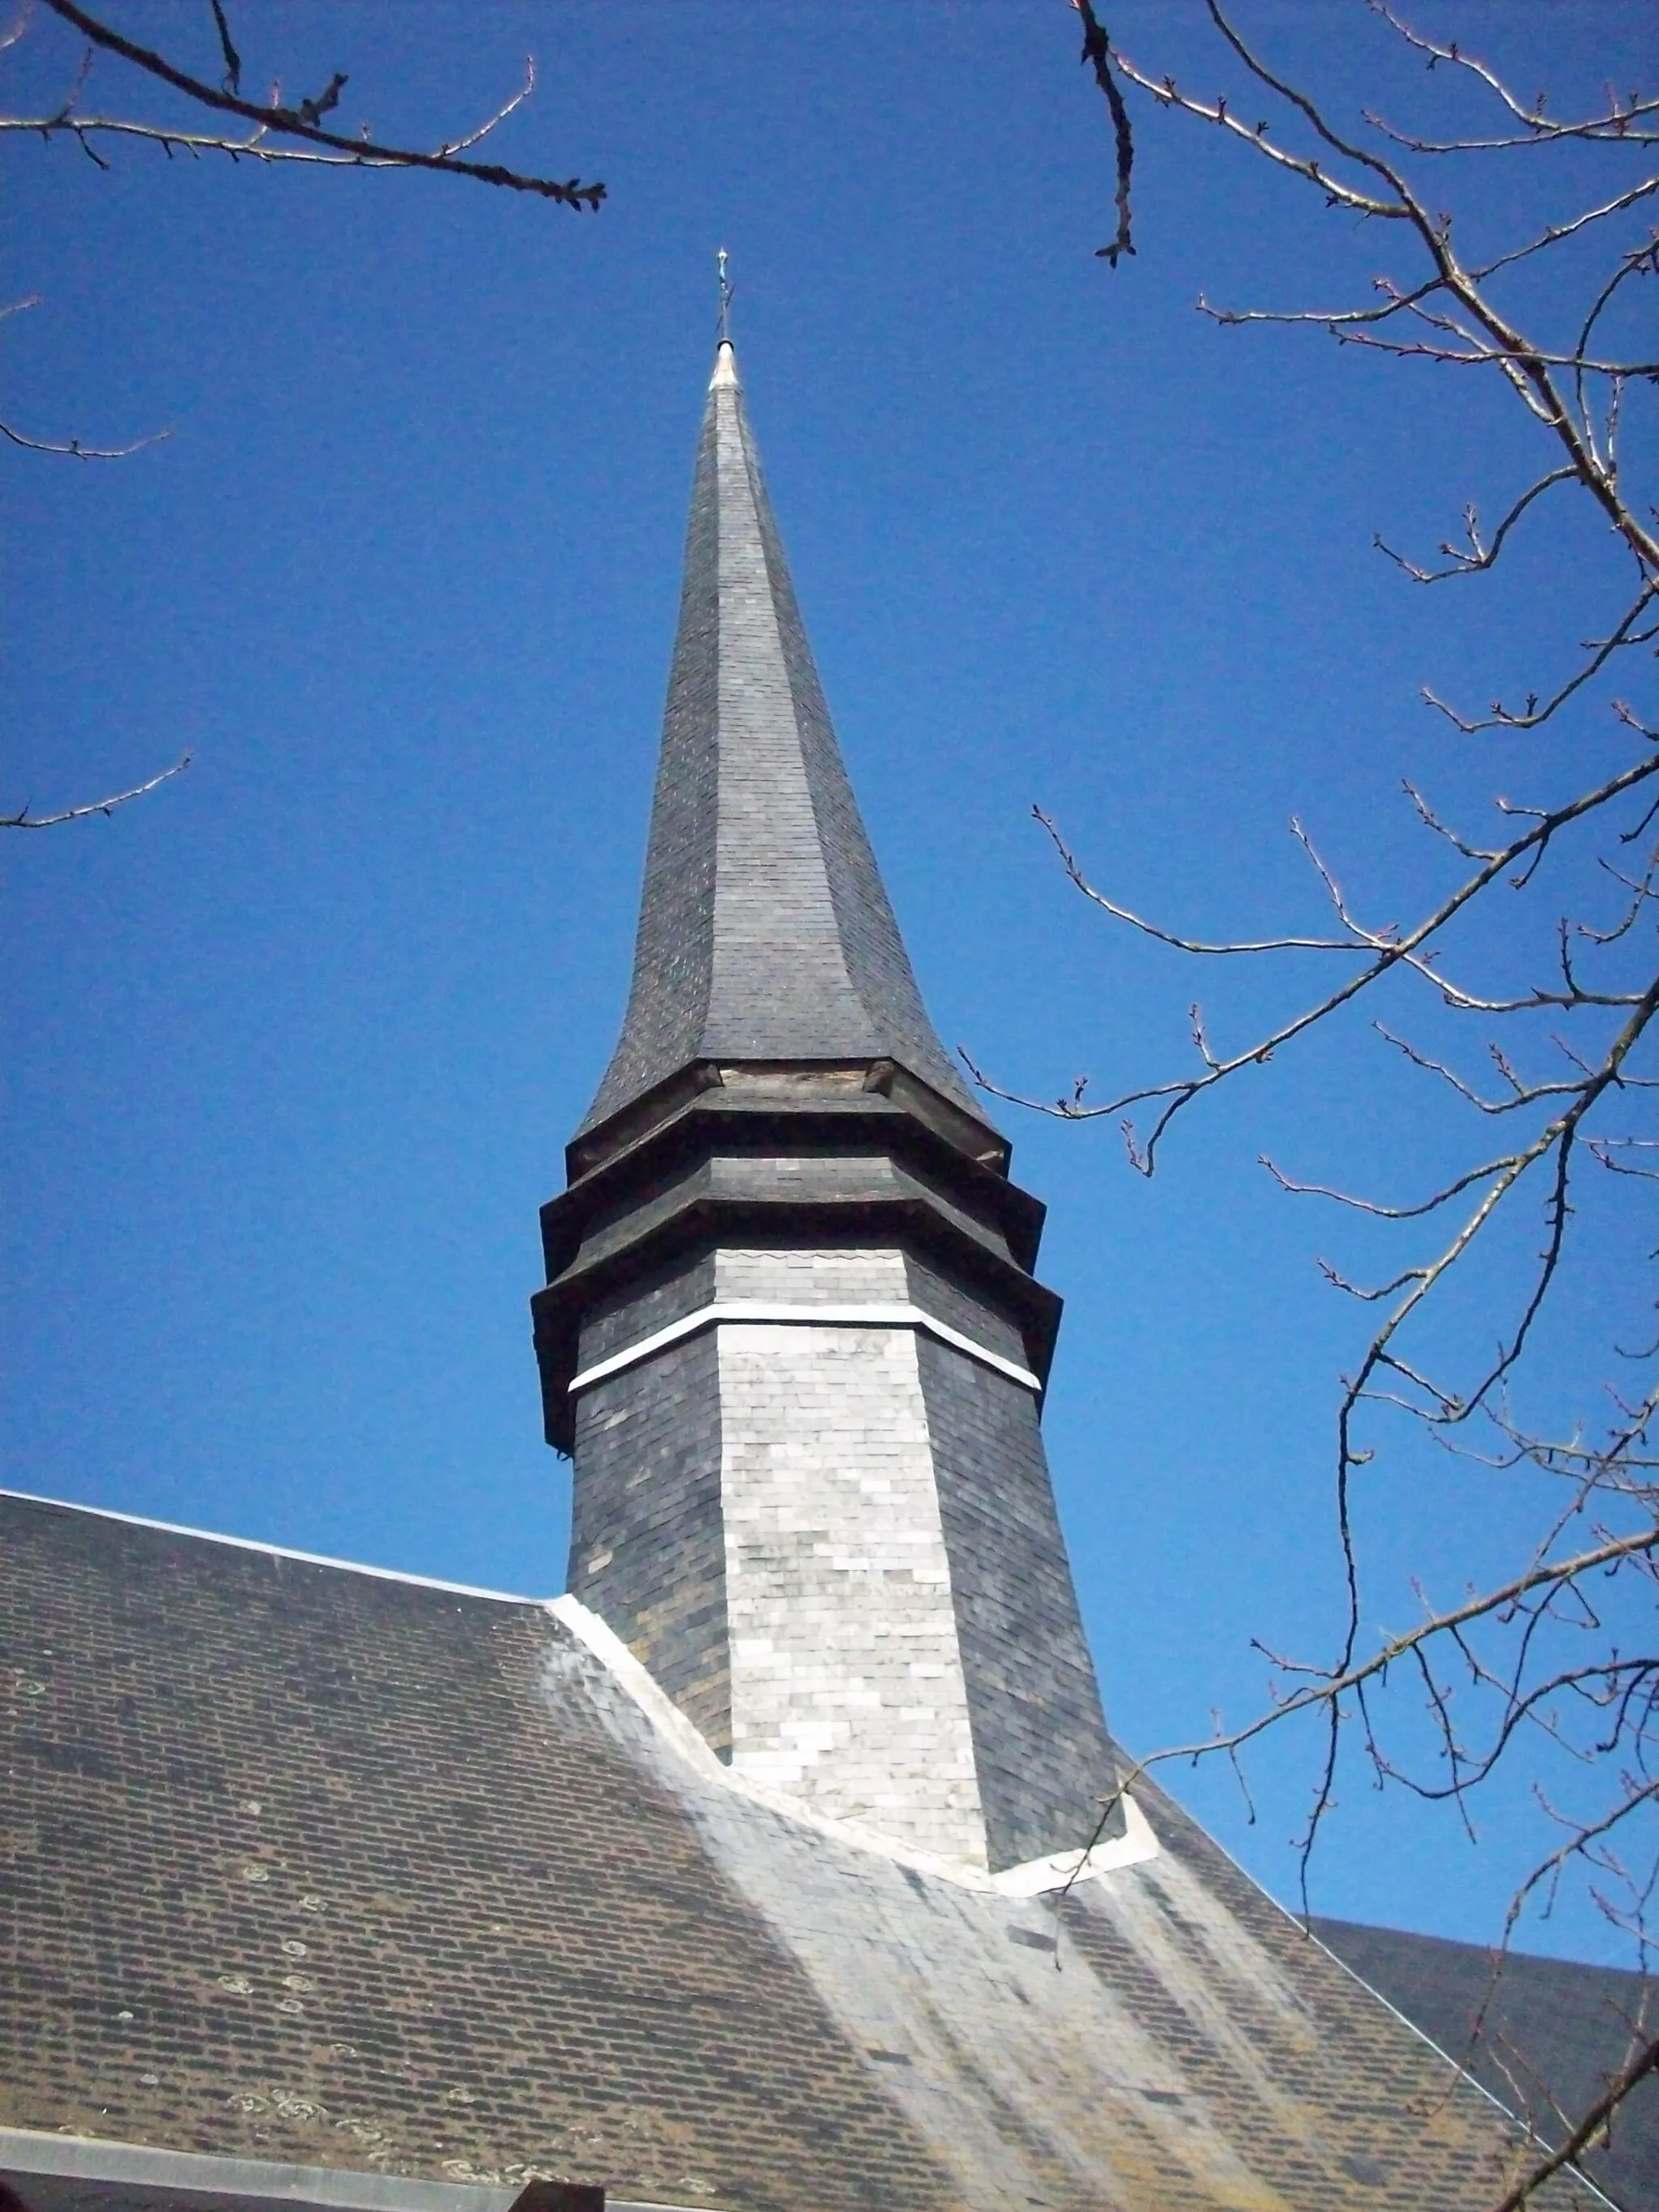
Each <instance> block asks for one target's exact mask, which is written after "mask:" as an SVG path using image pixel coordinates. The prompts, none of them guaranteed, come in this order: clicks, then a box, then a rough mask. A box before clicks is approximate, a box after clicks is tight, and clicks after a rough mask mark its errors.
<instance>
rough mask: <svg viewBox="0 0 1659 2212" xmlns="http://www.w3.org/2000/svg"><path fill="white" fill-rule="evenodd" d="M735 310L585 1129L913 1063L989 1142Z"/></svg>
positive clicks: (705, 443) (695, 502) (705, 435)
mask: <svg viewBox="0 0 1659 2212" xmlns="http://www.w3.org/2000/svg"><path fill="white" fill-rule="evenodd" d="M723 259H724V257H722V264H723ZM730 299H731V291H730V287H729V285H728V284H727V283H726V273H725V269H724V266H723V265H722V267H721V270H720V341H719V343H718V346H717V348H716V351H715V357H714V374H713V375H712V377H711V378H710V380H709V385H708V403H707V405H706V407H705V409H704V411H703V419H702V438H701V441H700V442H699V445H698V450H697V465H696V481H695V484H694V488H693V491H692V495H691V520H690V531H689V532H688V535H687V541H686V557H685V582H684V593H683V596H682V599H681V602H680V619H679V634H678V639H677V641H676V643H675V647H674V659H673V665H672V671H671V676H670V678H669V688H668V707H667V713H666V715H665V721H664V727H663V743H662V756H661V762H660V765H659V770H658V775H657V789H656V799H655V802H654V805H653V813H652V820H651V837H650V845H649V849H648V852H647V860H646V872H645V893H644V899H643V902H642V905H641V915H640V925H639V937H638V942H637V945H636V949H635V962H634V980H633V988H632V991H631V993H630V995H629V1004H628V1012H627V1015H626V1018H625V1019H624V1021H623V1031H622V1036H621V1038H620V1040H619V1041H618V1042H617V1048H616V1052H615V1054H614V1056H613V1057H612V1060H611V1066H610V1068H609V1070H608V1071H607V1073H606V1074H605V1080H604V1082H603V1083H602V1084H601V1085H600V1086H599V1095H598V1097H596V1098H595V1099H594V1102H593V1105H592V1109H591V1110H590V1112H589V1114H588V1116H587V1120H586V1122H585V1123H584V1125H583V1127H584V1130H585V1131H586V1130H592V1129H593V1128H595V1127H598V1126H599V1125H600V1124H601V1123H603V1122H605V1121H608V1120H609V1119H610V1118H611V1116H612V1115H615V1114H617V1113H618V1112H619V1111H620V1110H622V1109H623V1108H625V1107H627V1106H629V1104H630V1103H632V1102H633V1101H635V1099H637V1098H639V1097H641V1096H642V1095H643V1094H644V1093H646V1092H647V1091H652V1090H653V1089H654V1088H655V1087H656V1086H657V1085H659V1084H661V1083H663V1082H665V1080H667V1079H669V1078H671V1076H673V1075H674V1074H676V1073H678V1071H680V1070H681V1069H683V1068H685V1067H686V1066H690V1065H691V1064H693V1063H696V1062H714V1063H718V1062H721V1061H727V1062H731V1061H737V1062H742V1061H760V1062H766V1063H776V1062H786V1063H789V1062H793V1063H809V1064H810V1063H812V1062H818V1063H825V1062H829V1063H833V1062H855V1061H860V1060H862V1061H866V1062H874V1061H878V1060H890V1061H893V1062H896V1063H897V1064H898V1065H899V1066H902V1067H903V1068H906V1069H908V1071H909V1073H911V1074H912V1075H913V1076H915V1077H917V1078H919V1079H921V1081H922V1082H923V1083H924V1084H926V1085H927V1086H928V1087H929V1088H930V1089H931V1090H932V1091H935V1092H939V1093H942V1094H943V1095H944V1096H945V1097H946V1098H947V1099H949V1100H951V1102H952V1103H954V1104H955V1105H956V1106H957V1107H958V1108H960V1109H964V1110H965V1111H966V1112H967V1113H969V1115H972V1116H973V1117H974V1120H975V1122H976V1123H978V1124H979V1125H980V1126H981V1127H983V1126H984V1115H983V1114H982V1112H981V1109H979V1108H978V1106H977V1105H976V1104H975V1101H974V1099H973V1097H971V1095H970V1094H969V1091H968V1090H967V1088H966V1086H965V1085H963V1081H962V1079H961V1077H960V1076H959V1075H958V1074H957V1071H956V1069H955V1067H954V1066H953V1065H952V1063H951V1058H950V1055H949V1054H947V1053H946V1052H945V1048H944V1047H943V1046H942V1045H941V1043H940V1042H939V1038H938V1036H937V1035H936V1034H935V1032H934V1030H933V1025H932V1024H931V1023H930V1022H929V1020H928V1018H927V1012H926V1010H925V1009H924V1007H923V1006H922V1003H921V994H920V993H919V992H918V990H917V988H916V983H915V976H914V975H913V974H912V973H911V969H910V963H909V960H908V957H907V956H906V953H905V950H904V945H903V943H902V940H901V939H900V936H899V933H898V926H897V924H896V921H895V920H894V918H893V910H892V908H891V907H890V904H889V902H888V898H887V894H886V891H885V890H884V888H883V885H882V881H881V878H880V875H879V873H878V871H877V867H876V863H875V858H874V855H873V854H872V851H871V849H870V842H869V839H868V837H867V836H866V834H865V829H864V824H863V823H862V821H861V820H860V816H859V810H858V804H857V801H856V800H855V799H854V796H853V793H852V788H851V786H850V785H849V783H848V778H847V771H846V769H845V768H844V767H843V766H842V757H841V751H840V748H839V747H838V746H837V744H836V736H835V732H834V730H833V729H832V728H831V726H830V722H829V712H828V709H827V708H826V707H825V705H824V701H823V690H822V688H821V686H820V684H819V682H818V677H817V670H816V668H815V667H814V665H813V663H812V655H811V648H810V647H809V646H808V644H807V641H806V635H805V630H804V629H803V628H802V624H801V619H800V613H799V609H798V607H797V605H796V603H795V593H794V588H793V585H792V584H791V582H790V579H789V571H788V568H787V564H786V562H785V560H784V556H783V548H782V544H781V541H780V539H779V537H778V531H777V525H776V523H775V521H774V520H773V515H772V508H771V502H770V501H769V499H768V497H767V492H766V485H765V482H764V480H763V477H762V475H761V467H760V459H759V456H758V454H757V452H756V448H755V441H754V436H753V434H752V432H751V431H750V427H749V420H748V415H747V412H746V410H745V409H744V398H743V386H742V384H741V382H740V380H739V378H738V362H737V354H736V352H735V350H734V349H733V347H732V341H731V337H730V335H729V331H728V310H729V305H730Z"/></svg>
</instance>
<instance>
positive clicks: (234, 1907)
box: [0, 1497, 1572, 2212]
mask: <svg viewBox="0 0 1659 2212" xmlns="http://www.w3.org/2000/svg"><path fill="white" fill-rule="evenodd" d="M716 1772H718V1770H716ZM0 1774H3V1778H4V1785H5V1786H4V1795H3V1798H0V1838H3V1844H4V1850H5V1869H6V1874H5V1881H6V1888H5V1913H4V1917H3V1919H0V1928H3V1931H4V1932H3V1938H0V1943H3V1948H0V1972H3V1980H4V1990H5V1997H6V2002H4V2003H3V2004H0V2126H7V2127H13V2128H20V2129H31V2130H41V2131H45V2132H47V2133H52V2132H57V2131H60V2130H61V2131H66V2132H71V2133H74V2134H77V2135H82V2136H101V2137H104V2138H106V2139H112V2140H114V2141H115V2142H129V2143H138V2144H144V2145H149V2146H154V2147H157V2148H171V2149H179V2150H187V2151H199V2152H205V2153H213V2154H220V2155H223V2156H232V2157H246V2158H256V2159H267V2160H291V2161H294V2162H296V2163H299V2164H301V2165H314V2166H335V2167H342V2166H343V2167H351V2168H360V2169H361V2168H368V2169H372V2170H374V2171H376V2172H380V2173H382V2174H384V2175H386V2176H387V2177H391V2178H395V2177H398V2176H415V2177H425V2178H428V2179H439V2180H442V2179H451V2180H495V2181H497V2182H500V2183H501V2184H503V2185H507V2186H508V2187H511V2188H516V2187H517V2186H518V2185H520V2184H521V2183H522V2181H523V2180H524V2179H526V2175H528V2174H532V2173H536V2172H544V2173H547V2174H549V2175H551V2176H553V2177H555V2178H563V2179H573V2180H578V2181H582V2182H587V2183H602V2184H604V2185H606V2186H608V2187H609V2189H610V2190H611V2192H612V2194H613V2196H615V2197H620V2198H628V2199H634V2200H644V2201H647V2202H652V2201H655V2202H662V2201H664V2200H667V2201H670V2202H672V2203H683V2204H698V2203H706V2204H708V2206H710V2207H711V2208H720V2212H872V2208H880V2212H1006V2208H1008V2207H1009V2206H1011V2205H1013V2206H1021V2207H1027V2208H1039V2212H1361V2208H1364V2212H1383V2208H1388V2212H1476V2209H1477V2208H1479V2207H1480V2206H1481V2205H1482V2204H1483V2203H1486V2202H1487V2201H1488V2200H1489V2199H1490V2197H1491V2196H1492V2193H1493V2187H1494V2184H1495V2182H1496V2180H1497V2178H1498V2174H1499V2173H1500V2172H1501V2171H1503V2170H1505V2162H1506V2160H1508V2159H1509V2158H1510V2155H1511V2153H1512V2150H1513V2140H1512V2138H1511V2137H1510V2136H1509V2135H1507V2134H1506V2130H1505V2128H1504V2123H1503V2122H1502V2120H1501V2119H1500V2118H1499V2117H1498V2114H1497V2113H1496V2112H1495V2111H1494V2108H1493V2107H1492V2106H1491V2105H1490V2103H1489V2102H1488V2101H1487V2100H1486V2099H1485V2098H1484V2097H1483V2096H1481V2095H1480V2093H1479V2092H1477V2091H1475V2090H1474V2089H1473V2088H1469V2087H1460V2086H1459V2085H1458V2084H1457V2082H1456V2081H1455V2078H1454V2076H1453V2075H1452V2073H1451V2070H1450V2069H1449V2067H1448V2066H1447V2065H1446V2064H1445V2063H1444V2062H1443V2060H1442V2059H1441V2058H1439V2057H1437V2055H1436V2054H1435V2053H1434V2052H1433V2051H1431V2049H1430V2047H1429V2046H1428V2045H1426V2044H1425V2042H1424V2041H1423V2040H1422V2039H1419V2037H1418V2036H1417V2035H1415V2034H1414V2033H1413V2031H1412V2030H1411V2029H1410V2028H1408V2027H1406V2026H1405V2025H1404V2023H1403V2022H1402V2021H1400V2020H1399V2019H1398V2018H1397V2017H1396V2016H1395V2014H1393V2013H1392V2012H1391V2011H1389V2009H1388V2008H1387V2007H1385V2006H1384V2005H1383V2004H1382V2003H1380V2002H1377V2000H1376V1998H1374V1997H1373V1996H1370V1993H1369V1992H1368V1991H1366V1990H1364V1988H1363V1986H1362V1985H1361V1984H1360V1983H1359V1982H1358V1981H1357V1980H1356V1979H1355V1978H1353V1977H1352V1975H1351V1974H1350V1973H1349V1972H1347V1971H1346V1968H1344V1967H1343V1966H1340V1965H1339V1964H1338V1963H1337V1961H1336V1960H1334V1958H1333V1957H1332V1956H1331V1955H1330V1954H1329V1953H1328V1952H1327V1951H1326V1950H1325V1949H1324V1948H1322V1946H1320V1945H1319V1944H1317V1943H1316V1942H1312V1941H1310V1939H1309V1938H1308V1937H1307V1936H1304V1933H1303V1932H1302V1930H1301V1929H1300V1928H1299V1927H1298V1925H1297V1923H1295V1922H1294V1921H1292V1920H1291V1919H1290V1918H1289V1917H1286V1916H1285V1914H1283V1913H1282V1912H1280V1911H1279V1910H1278V1908H1277V1907H1276V1906H1274V1905H1273V1904H1272V1903H1271V1902H1270V1901H1269V1900H1268V1899H1267V1898H1266V1897H1265V1896H1263V1894H1262V1893H1261V1892H1260V1891H1259V1890H1257V1889H1255V1887H1253V1886H1252V1885H1251V1884H1250V1883H1249V1881H1246V1880H1245V1878H1244V1877H1243V1875H1242V1874H1240V1873H1239V1871H1238V1870H1237V1868H1235V1867H1234V1866H1232V1865H1231V1863H1230V1862H1229V1861H1228V1860H1227V1859H1226V1858H1225V1857H1224V1856H1223V1855H1222V1854H1221V1853H1220V1852H1219V1851H1218V1850H1216V1849H1215V1847H1214V1846H1213V1845H1212V1844H1209V1843H1208V1842H1207V1841H1206V1838H1204V1837H1203V1836H1202V1834H1201V1833H1200V1832H1199V1831H1198V1830H1197V1829H1195V1828H1194V1826H1192V1824H1191V1823H1189V1822H1188V1821H1187V1820H1185V1819H1184V1818H1183V1817H1182V1815H1181V1814H1179V1813H1178V1812H1176V1809H1175V1808H1173V1807H1172V1806H1171V1805H1170V1804H1169V1802H1167V1801H1166V1800H1164V1798H1162V1797H1161V1796H1158V1795H1156V1794H1155V1793H1154V1794H1150V1795H1149V1796H1147V1797H1146V1801H1145V1802H1146V1809H1147V1811H1148V1813H1149V1814H1150V1816H1151V1819H1152V1823H1153V1826H1154V1827H1155V1829H1156V1830H1157V1832H1158V1835H1159V1836H1160V1838H1162V1841H1163V1845H1164V1848H1163V1850H1162V1853H1161V1855H1160V1856H1158V1857H1155V1858H1152V1859H1151V1860H1149V1861H1147V1862H1146V1863H1142V1864H1139V1865H1133V1866H1125V1867H1122V1868H1121V1869H1117V1870H1115V1871H1114V1872H1111V1873H1109V1874H1106V1875H1102V1876H1100V1877H1098V1878H1095V1879H1091V1880H1090V1881H1085V1882H1083V1883H1081V1884H1079V1886H1078V1887H1076V1888H1075V1889H1074V1890H1073V1892H1072V1893H1071V1895H1070V1897H1069V1898H1068V1899H1067V1900H1066V1905H1065V1908H1064V1911H1063V1913H1062V1914H1060V1915H1058V1916H1057V1914H1056V1911H1055V1908H1054V1901H1053V1899H1052V1898H1049V1899H1042V1898H1018V1897H1006V1896H1002V1895H999V1894H996V1893H986V1892H983V1891H978V1892H975V1891H972V1890H966V1889H963V1888H962V1887H959V1886H956V1885H953V1884H951V1882H949V1881H944V1880H941V1879H939V1878H937V1877H936V1876H934V1875H929V1874H926V1873H923V1872H921V1871H918V1870H917V1869H916V1868H915V1867H914V1866H906V1865H904V1864H901V1863H894V1862H893V1861H892V1860H890V1859H889V1858H887V1857H883V1856H881V1855H880V1854H878V1853H873V1852H870V1851H867V1850H857V1849H854V1847H853V1846H852V1845H851V1844H849V1843H847V1842H844V1841H842V1840H841V1839H839V1838H836V1837H835V1836H833V1835H829V1834H826V1833H824V1832H823V1831H822V1830H821V1829H817V1828H813V1827H811V1826H806V1825H803V1824H802V1823H801V1822H799V1821H798V1820H794V1819H792V1818H790V1817H789V1816H787V1814H784V1813H783V1812H782V1811H781V1810H773V1809H770V1808H767V1807H765V1806H763V1805H760V1804H757V1803H756V1802H753V1801H752V1800H750V1799H745V1798H744V1797H742V1796H738V1795H737V1794H735V1793H734V1792H733V1790H732V1789H731V1788H730V1787H728V1786H727V1785H726V1784H724V1783H722V1782H721V1781H720V1780H718V1779H712V1778H709V1777H708V1775H706V1774H705V1773H704V1771H702V1769H700V1768H697V1767H696V1766H694V1765H691V1764H690V1763H688V1762H687V1761H686V1760H684V1759H683V1758H682V1757H681V1754H680V1753H679V1752H678V1750H676V1749H675V1748H674V1747H673V1746H671V1744H670V1743H669V1742H668V1741H666V1740H665V1738H664V1737H662V1736H660V1735H657V1733H656V1732H655V1730H654V1729H653V1727H652V1726H651V1724H650V1723H649V1722H648V1721H647V1719H646V1717H645V1716H644V1715H643V1713H642V1712H641V1710H640V1709H639V1707H637V1706H636V1705H634V1704H633V1703H632V1702H631V1700H630V1699H629V1698H628V1697H627V1696H626V1694H625V1693H624V1692H623V1689H622V1688H621V1687H620V1686H619V1684H618V1682H617V1680H616V1678H615V1677H613V1676H612V1675H611V1674H609V1673H608V1672H607V1670H606V1669H605V1668H604V1667H602V1666H601V1665H600V1664H599V1662H598V1661H597V1660H596V1659H595V1658H593V1657H592V1656H591V1655H590V1654H589V1652H588V1651H587V1650H586V1648H585V1647H584V1646H582V1645H581V1644H578V1643H577V1642H576V1641H575V1640H574V1638H573V1636H572V1635H571V1633H570V1632H569V1631H568V1630H567V1628H566V1627H565V1626H563V1624H562V1622H561V1621H560V1620H557V1619H556V1618H555V1617H553V1616H552V1615H550V1613H548V1611H547V1610H546V1609H545V1608H544V1607H542V1606H540V1605H538V1604H535V1603H532V1602H531V1601H527V1600H516V1599H507V1598H499V1597H492V1596H489V1595H484V1594H482V1593H477V1594H475V1593H465V1592H460V1591H456V1590H453V1589H446V1588H443V1587H441V1586H435V1585H423V1584H419V1583H410V1582H407V1581H402V1580H398V1579H396V1578H392V1577H381V1576H377V1575H375V1574H374V1573H372V1572H370V1571H365V1570H361V1569H351V1568H346V1567H341V1566H337V1565H328V1564H325V1563H321V1562H315V1561H308V1560H303V1559H296V1558H295V1557H293V1556H291V1555H286V1556H285V1555H283V1554H279V1553H270V1552H268V1551H264V1550H262V1549H258V1548H255V1547H240V1546H236V1545H234V1544H231V1543H228V1542H226V1541H222V1540H216V1539H212V1538H208V1537H204V1536H200V1535H197V1534H192V1533H191V1532H188V1531H184V1530H172V1529H164V1528H155V1527H154V1526H147V1525H143V1524H139V1523H134V1522H128V1521H125V1520H122V1519H119V1518H118V1517H115V1516H105V1515H100V1514H98V1513H94V1512H90V1511H87V1510H79V1509H74V1508H66V1507H62V1506H56V1505H52V1504H46V1503H43V1502H40V1501H36V1500H28V1499H21V1498H15V1497H0ZM1057 1946H1058V1952H1057V1950H1056V1947H1057ZM1057 1956H1058V1959H1059V1962H1060V1966H1061V1967H1062V1969H1063V1971H1061V1972H1055V1963H1056V1957H1057ZM387 2201H388V2202H389V2203H396V2202H397V2201H398V2199H397V2197H396V2194H395V2191H394V2192H393V2193H392V2194H391V2195H390V2196H389V2197H388V2198H387ZM503 2201H505V2200H503ZM1571 2201H1572V2198H1571V2195H1570V2194H1569V2193H1568V2191H1566V2189H1565V2187H1555V2188H1552V2189H1551V2190H1549V2191H1546V2192H1545V2193H1544V2195H1542V2196H1541V2197H1540V2199H1539V2200H1538V2202H1539V2203H1540V2204H1541V2206H1542V2207H1544V2208H1545V2212H1561V2208H1564V2207H1565V2206H1566V2205H1567V2204H1568V2203H1571Z"/></svg>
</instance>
